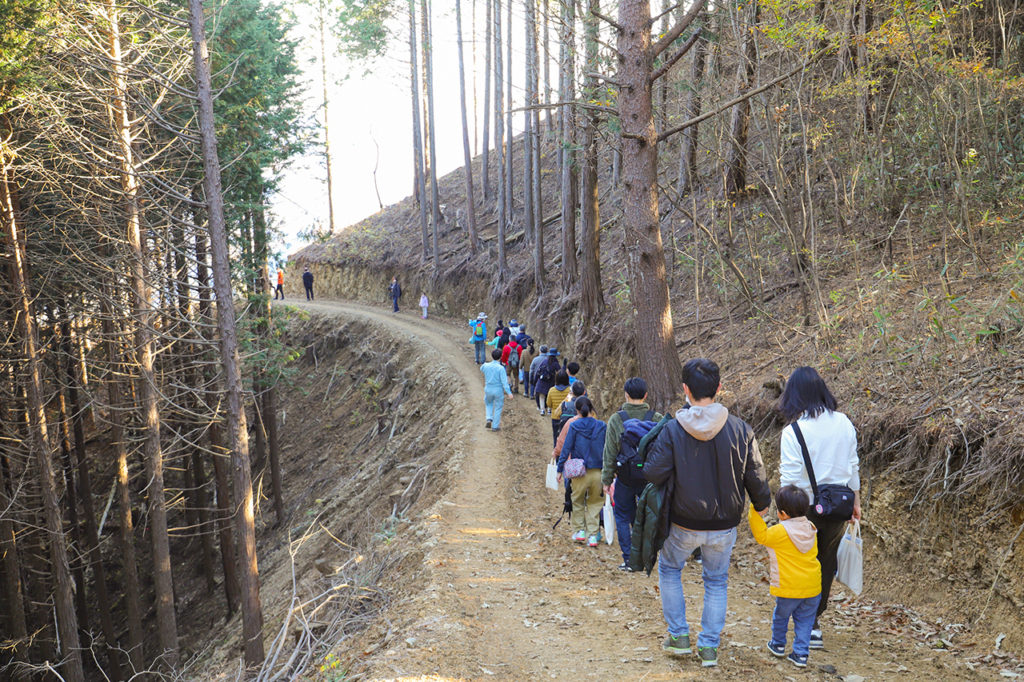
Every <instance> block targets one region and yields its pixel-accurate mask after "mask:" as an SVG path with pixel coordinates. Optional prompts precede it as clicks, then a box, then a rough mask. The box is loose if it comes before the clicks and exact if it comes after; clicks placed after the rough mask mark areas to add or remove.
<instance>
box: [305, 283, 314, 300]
mask: <svg viewBox="0 0 1024 682" xmlns="http://www.w3.org/2000/svg"><path fill="white" fill-rule="evenodd" d="M305 286H306V300H307V301H312V300H313V285H312V284H307V285H305Z"/></svg>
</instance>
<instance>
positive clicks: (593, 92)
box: [580, 0, 605, 320]
mask: <svg viewBox="0 0 1024 682" xmlns="http://www.w3.org/2000/svg"><path fill="white" fill-rule="evenodd" d="M600 13H601V2H600V0H588V6H587V13H586V15H585V16H584V20H583V25H584V34H585V35H584V41H585V45H584V59H585V62H586V66H585V68H584V71H585V72H586V80H585V81H584V92H583V100H584V101H586V102H592V101H594V100H596V99H597V97H598V91H599V89H600V87H601V84H600V83H599V82H598V78H597V74H598V73H599V70H600V60H599V53H598V47H599V45H600V40H601V34H600V27H599V26H598V18H597V15H598V14H600ZM583 116H584V122H583V189H582V193H581V203H582V206H581V217H582V219H583V220H582V234H581V235H580V241H581V246H582V262H581V267H580V308H581V310H582V312H583V319H585V320H595V319H597V317H598V316H599V315H600V314H601V313H602V312H604V307H605V301H604V291H602V289H601V210H600V197H599V196H598V188H597V181H598V174H597V152H598V149H597V126H598V112H597V110H596V109H593V108H588V109H585V110H584V113H583Z"/></svg>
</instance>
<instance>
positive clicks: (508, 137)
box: [505, 0, 515, 228]
mask: <svg viewBox="0 0 1024 682" xmlns="http://www.w3.org/2000/svg"><path fill="white" fill-rule="evenodd" d="M512 4H513V0H506V3H505V12H506V16H505V23H506V26H505V36H506V41H505V49H506V52H505V215H506V216H507V217H508V227H509V228H511V226H512V220H513V217H514V214H513V211H514V210H515V209H514V206H513V204H514V203H515V201H514V198H513V196H512V185H513V182H512V180H513V178H512V175H513V174H512V157H513V150H514V149H515V144H514V142H515V133H514V132H513V130H512Z"/></svg>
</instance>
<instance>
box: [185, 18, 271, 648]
mask: <svg viewBox="0 0 1024 682" xmlns="http://www.w3.org/2000/svg"><path fill="white" fill-rule="evenodd" d="M189 28H190V30H191V33H192V47H193V60H194V63H195V72H196V74H195V75H196V87H197V95H198V98H197V99H198V105H199V132H200V139H201V141H202V151H203V171H204V172H203V184H204V189H205V191H206V212H207V220H208V221H209V230H210V242H211V246H212V249H211V250H212V253H213V281H214V293H215V295H216V297H217V302H218V305H217V322H218V328H219V332H220V351H221V366H222V369H223V373H224V383H225V385H226V388H227V426H228V443H229V449H230V452H231V466H232V470H233V474H234V475H233V479H234V493H235V504H236V507H235V509H234V518H235V529H236V535H237V538H238V549H239V565H240V566H239V567H240V571H239V573H240V583H241V587H242V604H241V605H242V638H243V644H244V650H245V662H246V665H248V666H257V665H259V664H260V663H262V662H263V612H262V609H261V607H260V587H259V565H258V561H257V557H256V528H255V516H254V508H253V497H252V473H251V471H250V470H249V434H248V428H247V426H246V417H245V410H244V407H243V402H242V376H241V371H240V362H239V357H238V328H237V321H236V318H235V308H234V305H233V298H232V295H231V271H230V264H229V263H230V259H229V255H228V242H227V231H226V229H225V225H224V200H223V196H222V194H221V177H220V160H219V158H218V156H217V134H216V130H215V128H214V114H213V91H212V87H211V83H210V65H209V50H208V48H207V44H206V26H205V18H204V15H203V2H202V0H189Z"/></svg>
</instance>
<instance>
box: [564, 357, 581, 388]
mask: <svg viewBox="0 0 1024 682" xmlns="http://www.w3.org/2000/svg"><path fill="white" fill-rule="evenodd" d="M565 371H566V372H568V373H569V385H570V386H572V385H573V384H575V383H576V375H577V374H579V373H580V363H578V362H576V361H575V360H573V361H572V362H570V363H569V364H568V365H566V366H565Z"/></svg>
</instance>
